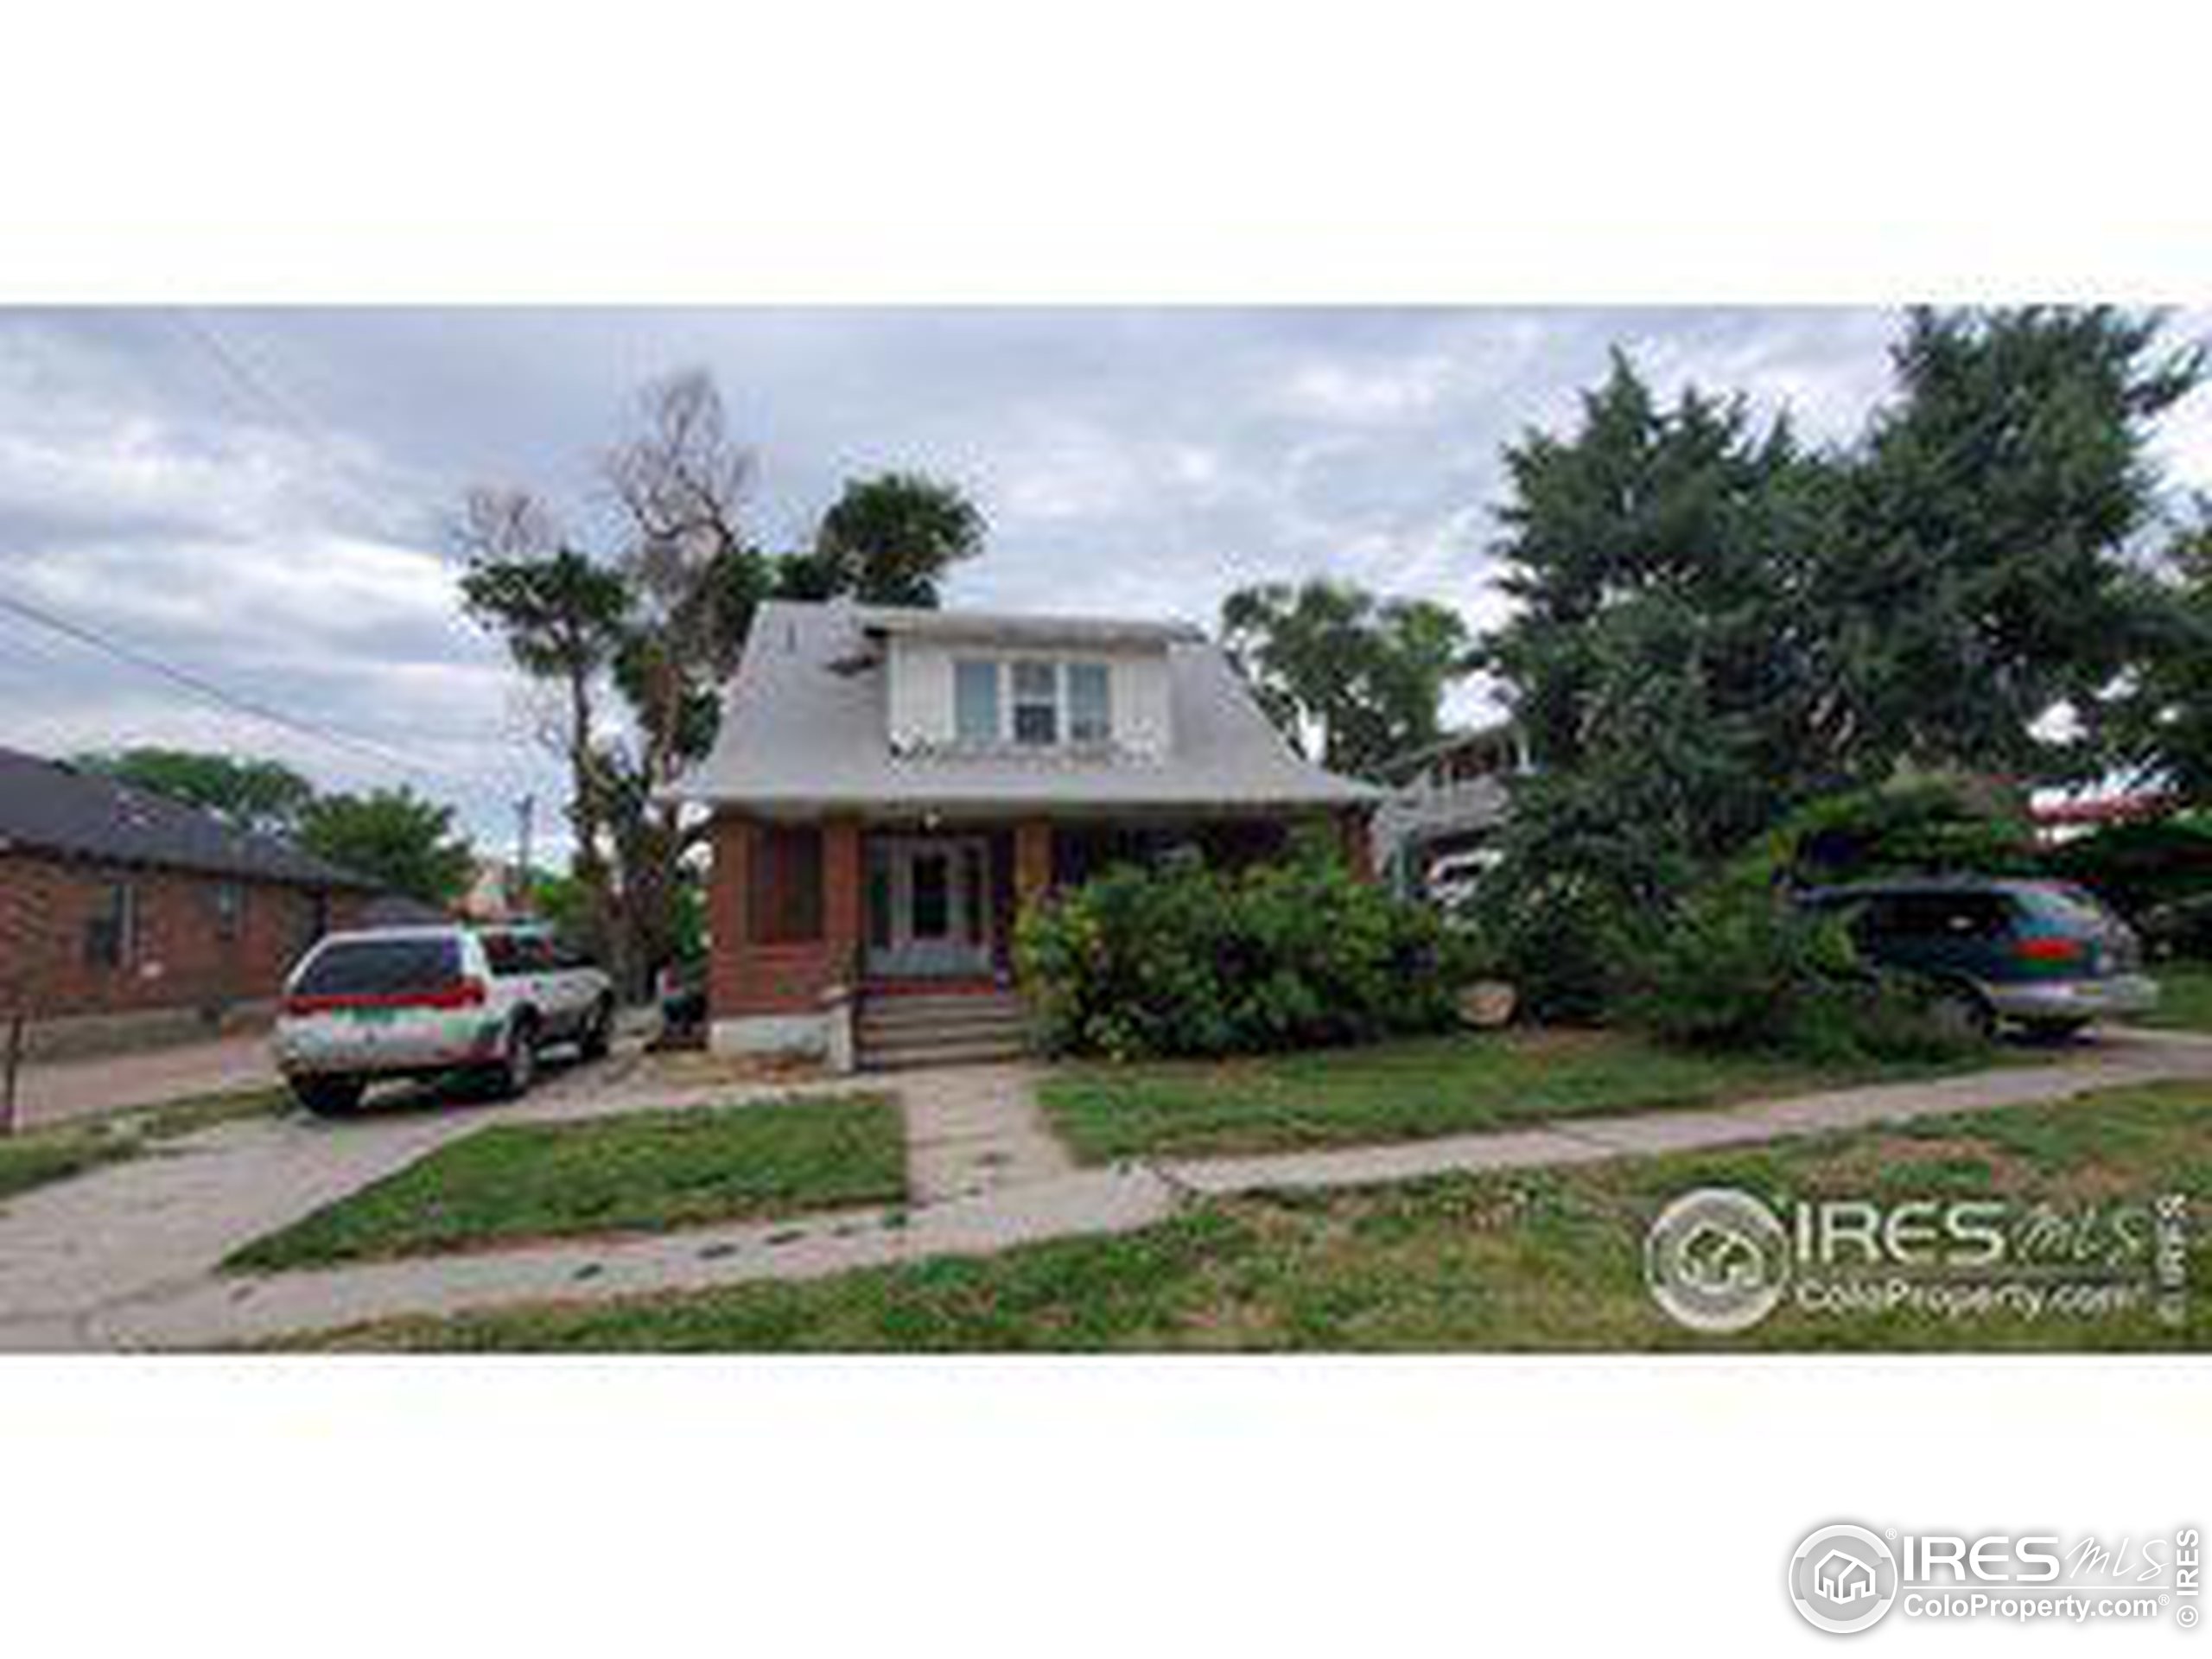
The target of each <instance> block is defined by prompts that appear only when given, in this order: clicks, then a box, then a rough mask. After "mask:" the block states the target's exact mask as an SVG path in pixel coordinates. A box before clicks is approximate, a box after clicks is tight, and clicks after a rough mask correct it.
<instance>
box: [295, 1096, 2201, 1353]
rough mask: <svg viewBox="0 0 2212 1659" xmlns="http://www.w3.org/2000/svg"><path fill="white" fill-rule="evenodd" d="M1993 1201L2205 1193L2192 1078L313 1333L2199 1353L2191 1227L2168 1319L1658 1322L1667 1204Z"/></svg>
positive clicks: (630, 1341) (1204, 1345)
mask: <svg viewBox="0 0 2212 1659" xmlns="http://www.w3.org/2000/svg"><path fill="white" fill-rule="evenodd" d="M1713 1184H1722V1185H1742V1186H1746V1187H1750V1188H1751V1189H1754V1190H1756V1191H1758V1192H1760V1193H1762V1194H1763V1195H1764V1196H1766V1197H1768V1198H1780V1197H1834V1198H1868V1197H1873V1198H1890V1199H1896V1198H1911V1197H1920V1196H1943V1195H1949V1194H1955V1193H1970V1194H1984V1195H1986V1194H1999V1195H2003V1196H2006V1197H2011V1198H2020V1199H2042V1200H2049V1201H2050V1202H2051V1203H2053V1204H2055V1205H2060V1206H2062V1207H2063V1206H2066V1205H2079V1204H2082V1203H2084V1202H2088V1201H2094V1200H2097V1199H2109V1198H2116V1197H2127V1198H2144V1199H2148V1198H2152V1197H2154V1196H2156V1195H2158V1194H2161V1193H2165V1192H2185V1193H2187V1194H2189V1195H2190V1197H2191V1198H2192V1201H2193V1204H2194V1205H2195V1206H2196V1210H2197V1212H2198V1213H2199V1214H2201V1213H2202V1205H2203V1204H2204V1203H2206V1202H2207V1201H2208V1200H2212V1088H2208V1087H2207V1086H2206V1085H2204V1084H2187V1085H2179V1084H2175V1085H2159V1086H2155V1087H2148V1088H2140V1089H2134V1090H2117V1091H2113V1092H2111V1093H2109V1094H2107V1095H2104V1096H2091V1097H2088V1098H2086V1099H2084V1100H2082V1101H2078V1102H2074V1103H2065V1104H2060V1105H2055V1106H2037V1107H2021V1108H2015V1109H2010V1110H2006V1111H1999V1112H1988V1113H1980V1114H1974V1115H1967V1116H1959V1117H1955V1118H1948V1119H1923V1120H1921V1121H1919V1122H1915V1123H1912V1124H1910V1125H1904V1126H1900V1127H1896V1128H1886V1129H1879V1130H1866V1131H1859V1132H1854V1133H1851V1134H1847V1135H1828V1136H1823V1137H1820V1138H1817V1139H1808V1140H1802V1141H1791V1142H1783V1143H1781V1144H1779V1145H1777V1146H1771V1147H1758V1148H1753V1149H1736V1150H1731V1151H1726V1152H1719V1153H1710V1154H1671V1155H1669V1156H1665V1157H1659V1158H1645V1159H1634V1160H1620V1161H1618V1162H1611V1163H1606V1164H1595V1165H1579V1166H1573V1167H1569V1168H1565V1169H1560V1170H1548V1171H1528V1172H1522V1173H1497V1174H1482V1175H1461V1176H1452V1177H1446V1178H1440V1179H1430V1180H1424V1181H1420V1182H1414V1183H1408V1184H1402V1185H1391V1186H1380V1187H1373V1188H1368V1189H1364V1190H1360V1191H1354V1192H1338V1193H1328V1194H1312V1195H1299V1196H1281V1195H1260V1196H1255V1197H1251V1198H1241V1199H1236V1200H1225V1201H1218V1202H1207V1203H1203V1204H1200V1205H1197V1206H1195V1207H1194V1208H1192V1210H1190V1211H1186V1212H1185V1213H1184V1214H1183V1215H1181V1216H1179V1217H1177V1218H1176V1219H1174V1220H1172V1221H1169V1222H1166V1223H1163V1224H1160V1225H1158V1226H1154V1227H1152V1228H1148V1229H1146V1230H1143V1231H1141V1232H1136V1233H1131V1234H1128V1235H1125V1236H1120V1237H1106V1238H1083V1239H1066V1240H1058V1241H1055V1242H1052V1243H1045V1244H1036V1245H1029V1246H1025V1247H1023V1248H1021V1249H1015V1250H1010V1251H1007V1252H1006V1253H1004V1254H1002V1255H994V1256H989V1257H982V1258H944V1259H939V1260H935V1261H931V1262H920V1263H917V1264H914V1265H912V1266H906V1267H899V1268H877V1269H870V1270H868V1271H865V1272H859V1273H851V1274H842V1275H840V1276H838V1277H836V1278H832V1279H825V1280H820V1281H811V1282H801V1283H775V1282H761V1283H754V1284H749V1285H741V1286H735V1287H730V1288H728V1289H726V1290H721V1291H714V1292H708V1293H694V1294H684V1295H671V1296H661V1297H654V1298H647V1299H639V1300H629V1301H622V1302H613V1303H608V1304H605V1305H602V1306H567V1307H542V1308H533V1309H521V1310H515V1311H512V1312H505V1313H496V1314H483V1315H475V1316H468V1317H463V1318H458V1319H446V1320H430V1319H421V1320H406V1321H397V1322H394V1323H391V1324H386V1325H377V1326H370V1327H365V1328H363V1329H360V1330H357V1331H354V1332H347V1333H344V1334H342V1335H340V1336H337V1337H334V1338H324V1339H322V1340H321V1342H320V1343H318V1344H315V1345H319V1346H323V1347H333V1348H352V1349H359V1350H378V1351H383V1350H391V1349H409V1350H435V1351H497V1350H507V1351H560V1350H597V1351H675V1350H692V1351H719V1352H728V1351H765V1350H782V1351H791V1350H798V1351H821V1350H836V1351H1008V1350H1025V1349H1027V1350H1045V1351H1067V1350H1081V1351H1093V1350H1116V1349H1118V1350H1161V1349H1189V1350H1268V1351H1275V1350H1298V1349H1319V1350H1376V1351H1435V1350H1489V1351H1624V1350H1655V1349H1669V1350H1673V1349H1721V1350H1739V1349H1764V1350H1779V1351H1808V1350H1872V1351H1887V1350H1899V1349H1904V1350H1929V1351H1990V1350H2005V1349H2021V1350H2037V1349H2053V1350H2075V1349H2117V1350H2139V1349H2175V1348H2181V1349H2190V1350H2196V1351H2202V1350H2205V1349H2208V1348H2212V1238H2208V1237H2207V1236H2206V1235H2205V1233H2204V1231H2203V1230H2202V1227H2201V1226H2200V1227H2199V1228H2198V1229H2197V1230H2196V1234H2195V1236H2194V1238H2193V1242H2192V1249H2191V1253H2190V1262H2189V1270H2190V1278H2191V1281H2192V1282H2193V1284H2194V1285H2195V1286H2196V1287H2197V1288H2196V1291H2195V1292H2194V1294H2193V1296H2192V1299H2191V1300H2190V1304H2189V1310H2188V1316H2187V1319H2186V1322H2185V1323H2184V1324H2183V1325H2181V1326H2179V1327H2178V1328H2177V1327H2173V1326H2170V1325H2165V1324H2164V1323H2163V1322H2161V1321H2160V1320H2159V1319H2158V1318H2157V1316H2156V1315H2155V1314H2153V1313H2151V1312H2149V1311H2147V1310H2144V1311H2139V1312H2133V1313H2129V1314H2127V1315H2126V1316H2124V1317H2121V1318H2116V1319H2111V1320H2108V1321H2107V1320H2083V1319H2046V1320H2044V1321H2042V1322H2034V1321H2027V1320H2022V1319H2017V1318H2013V1317H2008V1316H2002V1315H1980V1316H1977V1317H1975V1318H1973V1319H1941V1318H1936V1317H1934V1316H1927V1315H1922V1316H1916V1317H1904V1316H1899V1315H1896V1314H1887V1315H1881V1316H1863V1315H1862V1316H1834V1317H1828V1316H1821V1315H1817V1314H1814V1313H1804V1312H1802V1311H1800V1310H1797V1309H1796V1308H1794V1307H1792V1306H1789V1305H1788V1304H1787V1303H1785V1305H1784V1306H1783V1309H1782V1310H1781V1311H1779V1312H1777V1313H1775V1314H1774V1315H1773V1316H1772V1317H1771V1318H1770V1319H1768V1320H1767V1321H1766V1322H1765V1323H1764V1324H1762V1325H1758V1326H1756V1327H1754V1329H1753V1330H1751V1332H1745V1333H1743V1334H1741V1335H1738V1336H1733V1337H1710V1336H1700V1335H1698V1334H1696V1333H1694V1332H1689V1331H1687V1330H1684V1329H1682V1328H1681V1327H1680V1326H1678V1325H1675V1324H1673V1323H1672V1322H1671V1321H1669V1319H1666V1318H1665V1317H1664V1316H1663V1315H1662V1314H1661V1313H1659V1311H1658V1310H1657V1309H1656V1307H1655V1306H1653V1305H1652V1303H1651V1301H1650V1300H1649V1295H1648V1294H1647V1292H1646V1290H1645V1287H1644V1284H1643V1238H1644V1232H1645V1230H1646V1228H1647V1227H1648V1225H1649V1222H1650V1219H1651V1217H1653V1216H1654V1215H1656V1213H1657V1211H1659V1210H1660V1209H1661V1208H1662V1207H1663V1205H1665V1204H1666V1203H1667V1201H1668V1200H1669V1199H1670V1198H1674V1197H1675V1196H1676V1195H1678V1194H1680V1193H1681V1192H1685V1191H1688V1190H1689V1189H1690V1188H1692V1187H1695V1186H1700V1185H1713Z"/></svg>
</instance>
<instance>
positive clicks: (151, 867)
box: [0, 749, 376, 1055]
mask: <svg viewBox="0 0 2212 1659" xmlns="http://www.w3.org/2000/svg"><path fill="white" fill-rule="evenodd" d="M375 892H376V889H375V887H374V885H373V884H372V883H371V882H368V881H365V880H362V879H361V878H360V877H359V876H356V875H354V874H351V873H350V872H348V871H346V870H341V869H339V868H335V867H334V866H332V865H330V864H327V863H325V862H323V861H321V860H320V859H316V858H313V857H310V856H309V855H307V854H305V853H303V852H302V851H300V850H299V849H297V848H295V847H292V846H289V845H288V844H287V843H285V842H282V841H278V840H276V839H274V838H272V837H270V836H257V835H248V834H246V833H245V832H243V831H241V830H238V829H232V827H231V826H230V825H228V824H226V823H224V822H223V821H222V820H221V819H219V818H217V817H213V816H212V815H211V814H208V813H206V812H202V811H200V810H197V809H196V808H194V807H190V806H187V805H183V804H180V803H178V802H176V801H173V800H170V799H168V798H166V797H163V796H159V795H153V794H149V793H147V792H146V791H143V790H137V789H133V788H130V787H129V786H128V785H123V784H119V783H117V782H116V781H114V780H113V779H108V778H103V777H100V776H99V775H98V774H96V773H93V772H82V771H79V770H78V769H77V768H76V767H73V766H68V765H66V764H64V763H62V762H60V761H56V760H42V759H41V758H39V757H37V756H35V755H29V754H23V753H17V752H16V751H13V750H9V749H0V1021H5V1020H11V1019H13V1018H14V1017H16V1015H19V1014H20V1015H22V1016H26V1017H27V1018H28V1020H29V1022H30V1023H29V1027H28V1031H29V1039H28V1045H27V1052H30V1053H33V1054H42V1055H54V1054H67V1053H72V1052H93V1051H96V1050H98V1049H101V1048H105V1047H111V1046H125V1045H128V1044H130V1043H135V1042H140V1041H149V1040H158V1039H162V1038H163V1037H165V1036H166V1037H175V1036H187V1035H190V1034H193V1033H195V1032H199V1031H202V1030H204V1029H206V1028H207V1027H209V1026H211V1025H213V1024H217V1023H219V1022H220V1021H221V1020H223V1019H224V1018H226V1016H232V1015H237V1014H256V1013H259V1012H263V1011H265V1009H266V1008H267V1007H268V1006H269V1004H270V1002H271V1001H273V999H274V998H275V997H276V995H277V991H278V989H279V988H281V986H282V984H283V978H284V976H285V974H286V973H287V972H288V971H289V969H290V968H291V965H292V963H294V962H295V961H296V960H297V959H298V957H299V954H300V952H301V951H302V950H305V949H306V948H307V946H308V945H309V944H312V943H314V941H315V939H317V938H320V937H321V935H322V934H323V933H324V932H325V931H327V930H329V929H332V928H334V927H340V926H344V925H349V924H350V923H352V922H353V921H354V920H356V919H357V918H359V916H360V914H361V913H362V912H363V910H364V908H365V906H366V905H367V904H368V903H369V901H370V900H371V899H372V897H373V896H374V894H375Z"/></svg>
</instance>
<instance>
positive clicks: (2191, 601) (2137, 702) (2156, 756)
mask: <svg viewBox="0 0 2212 1659" xmlns="http://www.w3.org/2000/svg"><path fill="white" fill-rule="evenodd" d="M2161 563H2162V567H2163V568H2162V569H2161V570H2160V571H2159V573H2158V580H2157V581H2156V583H2155V586H2154V587H2153V588H2152V594H2153V597H2152V600H2151V601H2150V603H2149V605H2148V607H2146V608H2148V609H2149V610H2150V613H2151V626H2152V629H2153V630H2154V631H2155V632H2154V637H2153V639H2152V644H2151V645H2150V646H2149V648H2148V649H2147V650H2146V651H2145V652H2144V654H2143V659H2142V661H2141V662H2140V663H2139V664H2138V665H2137V667H2136V669H2135V671H2134V672H2133V675H2132V676H2130V677H2128V678H2127V679H2126V681H2125V683H2123V684H2122V685H2121V687H2120V690H2118V691H2117V692H2116V694H2115V695H2114V696H2113V697H2111V698H2110V699H2108V700H2107V704H2106V706H2105V708H2104V709H2103V710H2102V713H2103V715H2104V716H2105V718H2104V721H2103V722H2102V731H2103V733H2104V734H2105V737H2106V739H2107V741H2108V742H2109V743H2110V744H2111V746H2112V747H2113V750H2114V752H2115V753H2116V756H2117V758H2118V759H2119V760H2120V762H2121V763H2122V764H2123V765H2125V766H2127V767H2128V768H2129V769H2130V770H2131V771H2133V772H2135V773H2136V774H2137V775H2138V776H2139V777H2140V778H2142V779H2145V780H2146V781H2148V782H2151V783H2152V784H2154V785H2158V786H2161V787H2164V788H2166V789H2171V790H2172V791H2176V792H2177V793H2178V794H2180V795H2181V796H2183V797H2184V798H2186V799H2188V800H2190V801H2192V802H2195V803H2197V804H2212V497H2199V498H2198V499H2196V503H2195V513H2194V518H2193V521H2192V522H2191V523H2190V524H2189V526H2188V527H2187V528H2185V529H2184V530H2183V531H2181V532H2180V533H2179V534H2178V535H2177V537H2175V538H2174V541H2173V543H2172V544H2171V546H2170V547H2169V548H2168V549H2167V550H2166V554H2165V556H2164V560H2163V561H2162V562H2161Z"/></svg>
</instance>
